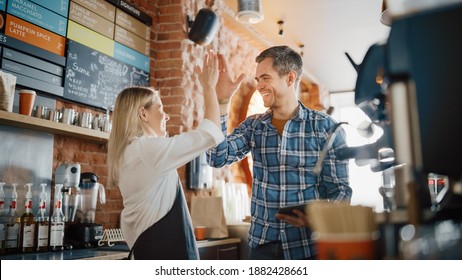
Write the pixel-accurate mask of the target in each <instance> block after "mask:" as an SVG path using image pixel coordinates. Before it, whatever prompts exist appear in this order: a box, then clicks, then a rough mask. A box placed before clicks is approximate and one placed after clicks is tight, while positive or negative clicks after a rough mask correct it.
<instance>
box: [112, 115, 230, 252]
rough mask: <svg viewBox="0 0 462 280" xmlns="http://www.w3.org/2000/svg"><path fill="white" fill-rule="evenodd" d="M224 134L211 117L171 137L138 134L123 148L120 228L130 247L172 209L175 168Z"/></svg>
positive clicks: (120, 185) (174, 195)
mask: <svg viewBox="0 0 462 280" xmlns="http://www.w3.org/2000/svg"><path fill="white" fill-rule="evenodd" d="M223 140H224V135H223V133H222V132H221V129H220V128H219V127H218V126H216V125H215V124H214V123H213V122H211V121H210V120H207V119H204V120H203V121H202V122H201V124H200V125H199V126H198V128H197V129H195V130H193V131H189V132H185V133H181V134H178V135H175V136H173V137H145V136H143V137H139V138H136V139H135V140H134V141H133V142H132V143H131V144H130V145H128V146H127V148H126V149H125V153H124V157H123V161H122V164H121V166H120V170H119V189H120V192H121V194H122V198H123V204H124V209H123V210H122V213H121V220H120V224H121V229H122V232H123V234H124V237H125V240H126V242H127V244H128V246H129V247H130V248H132V247H133V245H134V244H135V241H136V239H137V238H138V236H139V235H140V234H141V233H142V232H143V231H144V230H146V229H147V228H148V227H150V226H151V225H153V224H154V223H156V222H157V221H159V220H160V219H161V218H162V217H164V216H165V215H166V214H167V213H168V212H169V210H170V209H171V207H172V205H173V202H174V200H175V197H176V190H177V189H176V186H177V184H178V180H179V179H178V173H177V168H178V167H180V166H183V165H184V164H186V163H188V162H189V161H191V160H193V159H194V158H196V157H198V156H199V155H200V154H202V153H203V152H205V151H206V150H207V149H209V148H211V147H213V146H215V145H217V144H219V143H221V142H222V141H223Z"/></svg>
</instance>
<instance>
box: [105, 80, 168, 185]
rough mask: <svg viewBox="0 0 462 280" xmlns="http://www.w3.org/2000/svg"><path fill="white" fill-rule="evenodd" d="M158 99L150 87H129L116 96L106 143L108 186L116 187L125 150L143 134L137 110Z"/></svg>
mask: <svg viewBox="0 0 462 280" xmlns="http://www.w3.org/2000/svg"><path fill="white" fill-rule="evenodd" d="M156 98H159V99H160V96H159V91H158V90H156V89H154V88H150V87H129V88H125V89H124V90H122V91H121V92H120V93H119V94H118V95H117V99H116V102H115V105H114V111H113V113H112V130H111V134H110V135H109V143H108V157H107V163H108V175H109V178H108V181H109V182H108V184H109V185H110V186H118V183H119V167H120V163H121V161H122V157H123V155H124V151H125V148H126V147H127V145H128V144H130V142H131V141H133V139H134V138H135V137H137V136H141V135H142V134H143V129H142V127H141V120H140V117H139V108H141V107H144V108H145V109H148V108H149V107H151V106H152V104H154V102H155V100H156Z"/></svg>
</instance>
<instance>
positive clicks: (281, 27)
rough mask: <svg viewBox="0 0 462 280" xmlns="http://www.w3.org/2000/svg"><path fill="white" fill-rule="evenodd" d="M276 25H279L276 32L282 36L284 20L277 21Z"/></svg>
mask: <svg viewBox="0 0 462 280" xmlns="http://www.w3.org/2000/svg"><path fill="white" fill-rule="evenodd" d="M278 25H279V32H278V34H279V35H281V36H282V35H283V34H284V21H283V20H280V21H278Z"/></svg>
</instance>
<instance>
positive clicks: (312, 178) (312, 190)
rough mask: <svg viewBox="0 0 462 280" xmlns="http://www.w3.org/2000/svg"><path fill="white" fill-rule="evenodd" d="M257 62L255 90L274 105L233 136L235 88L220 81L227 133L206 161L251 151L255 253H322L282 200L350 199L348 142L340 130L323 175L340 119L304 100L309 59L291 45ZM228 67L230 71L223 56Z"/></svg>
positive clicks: (299, 215)
mask: <svg viewBox="0 0 462 280" xmlns="http://www.w3.org/2000/svg"><path fill="white" fill-rule="evenodd" d="M256 62H257V63H258V65H257V70H256V77H255V79H256V81H257V90H258V91H259V92H260V94H261V96H262V98H263V101H264V106H265V107H267V108H269V109H268V110H267V111H266V112H265V113H263V114H256V115H252V116H249V117H248V118H247V119H246V120H244V121H243V122H242V123H241V124H239V126H238V127H236V128H235V129H234V130H233V132H232V133H231V134H229V135H228V134H227V128H226V124H227V113H228V112H227V111H228V104H227V102H228V101H229V98H230V97H231V95H232V93H233V91H229V90H223V89H220V86H222V87H225V86H226V85H225V86H224V85H223V84H220V80H219V82H218V85H217V95H218V98H219V103H220V111H221V126H222V131H223V133H224V134H225V136H226V138H225V140H224V141H223V142H222V143H220V144H219V145H217V146H216V147H215V148H212V149H210V150H209V151H208V152H207V160H208V164H209V165H210V166H212V167H217V168H218V167H222V166H225V165H228V164H231V163H233V162H237V161H240V160H242V159H243V158H245V157H246V156H247V154H248V153H251V154H252V158H253V180H252V198H251V226H250V230H249V236H248V242H249V246H250V253H249V258H250V259H288V260H290V259H313V258H315V255H316V253H315V250H314V249H315V248H314V243H313V241H312V240H311V231H310V229H309V227H308V221H307V218H306V216H305V215H304V213H303V212H302V211H299V210H294V214H295V216H292V215H287V214H280V213H277V212H278V209H279V208H281V207H283V206H287V205H292V204H298V203H304V202H308V201H310V200H315V199H326V200H331V201H340V200H346V201H349V200H350V199H351V195H352V190H351V188H350V186H349V175H348V161H347V160H338V159H336V156H335V152H336V150H338V149H340V148H342V147H344V146H346V142H345V132H344V130H343V129H342V128H338V129H337V130H338V133H336V135H335V138H334V140H333V142H332V145H331V147H330V148H329V149H328V150H327V153H326V156H325V158H324V161H323V164H322V169H321V173H320V176H316V174H315V172H314V167H315V165H316V162H317V160H318V159H319V157H320V156H321V152H322V150H323V148H324V146H325V145H326V143H327V139H328V138H329V136H330V135H331V134H332V131H333V130H334V129H335V128H336V127H337V126H338V124H336V122H335V121H334V120H333V119H332V118H331V117H330V116H328V115H327V114H324V113H322V112H319V111H315V110H310V109H308V108H306V107H305V106H304V105H303V104H302V103H301V102H299V101H298V98H297V87H298V86H299V83H300V79H301V74H302V65H303V62H302V58H301V56H300V55H299V54H298V53H297V52H296V51H294V50H293V49H291V48H289V47H287V46H276V47H271V48H269V49H266V50H265V51H263V52H262V53H260V55H259V56H257V58H256ZM222 68H223V69H222V71H223V70H224V71H223V72H228V69H227V64H226V61H225V60H224V59H222ZM228 73H229V72H228ZM221 75H226V73H225V74H221ZM228 75H229V74H228ZM242 79H243V77H242V75H241V77H239V79H238V80H237V81H236V82H235V83H234V84H233V83H232V81H231V79H229V82H230V83H228V85H227V86H231V85H232V86H235V88H237V87H238V85H239V83H240V81H242ZM221 82H223V81H221ZM230 92H231V93H230Z"/></svg>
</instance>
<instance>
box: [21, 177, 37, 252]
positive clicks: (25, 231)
mask: <svg viewBox="0 0 462 280" xmlns="http://www.w3.org/2000/svg"><path fill="white" fill-rule="evenodd" d="M24 187H25V188H27V193H26V203H25V205H24V208H25V212H24V214H23V215H22V216H21V230H20V234H19V240H20V246H19V248H20V251H21V252H22V253H30V252H33V251H34V249H35V248H34V237H35V220H34V214H32V190H31V187H32V183H28V184H26V185H25V186H24Z"/></svg>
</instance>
